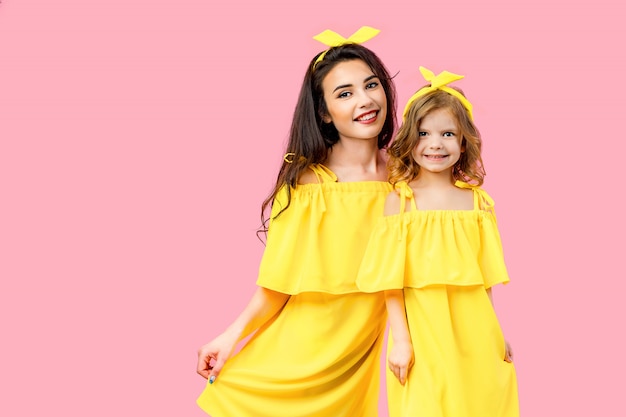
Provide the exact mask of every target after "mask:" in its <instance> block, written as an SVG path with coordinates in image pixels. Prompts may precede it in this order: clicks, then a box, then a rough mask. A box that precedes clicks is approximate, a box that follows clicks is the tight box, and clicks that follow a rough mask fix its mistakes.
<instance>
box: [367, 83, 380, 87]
mask: <svg viewBox="0 0 626 417" xmlns="http://www.w3.org/2000/svg"><path fill="white" fill-rule="evenodd" d="M376 87H378V83H377V82H371V83H369V84H367V86H365V88H376Z"/></svg>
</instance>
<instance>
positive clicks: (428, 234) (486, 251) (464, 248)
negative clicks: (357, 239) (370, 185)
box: [357, 182, 519, 417]
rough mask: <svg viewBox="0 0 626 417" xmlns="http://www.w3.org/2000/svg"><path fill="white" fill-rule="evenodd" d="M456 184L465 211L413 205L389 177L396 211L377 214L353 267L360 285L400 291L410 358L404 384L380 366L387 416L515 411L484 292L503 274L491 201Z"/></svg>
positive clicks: (488, 415)
mask: <svg viewBox="0 0 626 417" xmlns="http://www.w3.org/2000/svg"><path fill="white" fill-rule="evenodd" d="M456 186H458V187H462V188H470V189H472V190H473V191H474V209H473V210H419V209H418V208H417V207H416V204H415V199H414V196H413V192H412V190H411V188H410V187H409V186H408V185H407V184H406V183H400V184H398V185H397V188H398V190H399V192H400V197H401V210H400V211H401V213H399V214H397V215H391V216H384V217H382V218H380V219H379V220H378V222H377V224H376V226H375V228H374V230H373V231H372V234H371V237H370V241H369V244H368V248H367V250H366V253H365V256H364V258H363V264H362V265H361V269H360V271H359V274H358V279H357V285H358V287H359V288H360V289H361V290H363V291H382V290H386V289H402V288H404V297H405V306H406V315H407V321H408V325H409V331H410V334H411V339H412V342H413V349H414V353H415V363H414V365H413V367H412V368H411V370H410V371H409V374H408V377H407V382H406V384H405V385H404V386H402V385H400V383H399V382H398V380H397V379H396V377H395V376H394V375H393V374H392V373H391V371H389V370H387V375H386V377H387V397H388V403H389V415H390V417H409V416H410V417H412V416H416V417H518V416H519V405H518V395H517V378H516V374H515V367H514V366H513V364H512V363H509V362H506V361H504V357H505V341H504V337H503V335H502V331H501V328H500V325H499V323H498V319H497V317H496V314H495V311H494V309H493V306H492V304H491V302H490V300H489V297H488V295H487V292H486V289H487V288H490V287H492V286H493V285H495V284H498V283H506V282H508V281H509V276H508V272H507V269H506V266H505V263H504V257H503V252H502V244H501V241H500V234H499V232H498V228H497V224H496V217H495V211H494V203H493V200H492V199H491V198H490V197H489V195H488V194H487V193H486V192H485V191H484V190H482V189H480V188H476V187H472V186H470V185H468V184H466V183H463V182H457V183H456ZM407 199H409V201H410V204H411V205H412V207H413V210H411V211H405V207H404V206H405V204H406V203H405V202H406V200H407ZM392 344H393V340H392V337H389V344H388V348H391V347H392Z"/></svg>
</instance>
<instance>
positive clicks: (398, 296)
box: [385, 290, 414, 385]
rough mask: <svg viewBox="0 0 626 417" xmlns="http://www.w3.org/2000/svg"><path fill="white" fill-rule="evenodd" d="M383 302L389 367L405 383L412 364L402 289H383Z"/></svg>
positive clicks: (411, 346) (411, 350)
mask: <svg viewBox="0 0 626 417" xmlns="http://www.w3.org/2000/svg"><path fill="white" fill-rule="evenodd" d="M385 303H386V305H387V315H388V317H389V326H390V327H391V336H392V339H393V347H392V348H391V351H390V352H389V354H388V355H387V356H388V359H387V360H388V362H389V369H390V370H391V372H393V374H394V375H395V376H396V378H398V381H400V383H401V384H402V385H404V384H405V383H406V378H407V374H408V373H409V369H411V366H413V360H414V357H413V343H411V334H410V333H409V326H408V324H407V320H406V309H405V307H404V293H403V291H402V290H387V291H385Z"/></svg>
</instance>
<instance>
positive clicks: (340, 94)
mask: <svg viewBox="0 0 626 417" xmlns="http://www.w3.org/2000/svg"><path fill="white" fill-rule="evenodd" d="M350 94H351V93H350V92H349V91H344V92H343V93H339V95H338V96H337V97H339V98H346V97H350Z"/></svg>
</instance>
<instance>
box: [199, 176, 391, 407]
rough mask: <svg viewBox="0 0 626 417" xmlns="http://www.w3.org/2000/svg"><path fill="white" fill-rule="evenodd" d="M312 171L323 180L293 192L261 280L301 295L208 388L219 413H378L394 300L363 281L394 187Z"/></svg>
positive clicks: (207, 403)
mask: <svg viewBox="0 0 626 417" xmlns="http://www.w3.org/2000/svg"><path fill="white" fill-rule="evenodd" d="M311 169H312V170H313V171H314V172H315V174H316V175H317V178H318V180H319V183H317V184H303V185H298V186H297V187H296V188H295V189H294V188H292V189H291V192H292V197H291V203H290V205H289V207H288V208H287V209H286V210H285V211H284V212H283V213H282V214H281V215H280V216H279V217H278V218H275V219H273V220H272V221H271V223H270V227H269V232H268V236H267V246H266V249H265V252H264V254H263V259H262V261H261V265H260V270H259V277H258V281H257V284H258V285H260V286H262V287H266V288H269V289H272V290H275V291H279V292H283V293H287V294H291V297H290V298H289V300H288V302H287V304H286V305H285V306H284V308H283V309H282V310H281V311H280V313H278V314H277V315H276V316H275V317H274V318H273V319H272V320H270V321H269V322H268V323H266V324H265V325H264V326H263V327H261V328H260V329H259V330H258V331H257V332H256V334H255V335H254V336H253V337H252V338H251V339H250V340H249V341H248V343H247V344H246V345H245V346H244V347H243V348H242V350H241V351H240V352H238V353H237V354H236V355H234V356H233V357H232V358H230V359H229V360H228V361H227V362H226V364H225V366H224V368H223V369H222V371H221V373H220V375H219V377H218V378H217V379H216V380H215V382H214V383H213V384H207V386H206V388H205V390H204V391H203V392H202V394H201V395H200V397H199V398H198V401H197V402H198V405H199V406H200V407H201V408H202V409H203V410H204V411H206V412H207V413H208V414H210V415H211V416H213V417H264V416H267V417H298V416H307V417H376V416H378V393H379V387H380V382H379V380H380V354H381V351H382V343H383V342H382V341H383V339H384V331H385V323H386V312H385V304H384V296H383V295H382V294H380V293H363V292H360V291H359V289H358V288H357V286H356V276H357V272H358V268H359V264H360V262H361V259H362V257H363V253H364V252H365V248H366V245H367V241H368V237H369V234H370V232H371V230H372V227H373V225H374V223H375V220H376V218H378V217H380V214H381V213H382V211H383V207H384V203H385V198H386V196H387V194H388V193H389V192H390V191H391V190H392V187H391V185H390V184H388V183H386V182H380V181H368V182H344V183H342V182H337V178H336V176H335V175H334V174H333V173H332V172H331V171H330V170H328V169H327V168H326V167H324V166H322V165H314V166H312V167H311ZM285 201H286V191H285V190H283V192H281V193H280V195H279V196H278V197H277V198H276V200H275V202H274V205H273V209H272V210H273V213H272V217H273V216H274V215H275V214H276V212H277V211H278V210H279V209H280V208H281V207H282V205H283V204H285Z"/></svg>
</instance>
